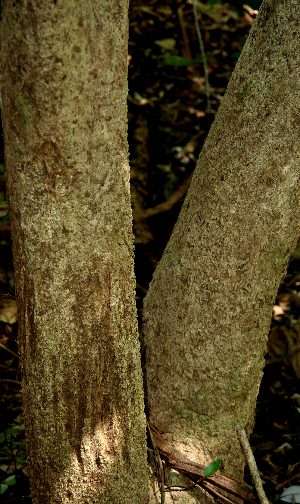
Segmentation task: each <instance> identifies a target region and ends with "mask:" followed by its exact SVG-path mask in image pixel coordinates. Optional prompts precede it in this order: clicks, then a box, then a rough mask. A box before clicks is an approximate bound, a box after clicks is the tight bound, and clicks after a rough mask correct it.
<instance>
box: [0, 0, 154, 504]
mask: <svg viewBox="0 0 300 504" xmlns="http://www.w3.org/2000/svg"><path fill="white" fill-rule="evenodd" d="M127 8H128V5H127V0H110V1H107V0H98V1H93V0H88V1H87V2H78V1H75V0H52V1H51V0H21V1H13V2H12V1H10V0H9V1H8V0H5V1H3V2H2V16H3V21H2V82H3V85H2V99H3V111H2V115H3V124H4V138H5V162H6V170H7V176H8V194H9V204H10V215H11V229H12V238H13V254H14V266H15V276H16V295H17V303H18V311H19V350H20V355H21V363H22V372H23V396H24V417H25V426H26V435H27V443H28V445H27V446H28V459H29V474H30V481H31V489H32V495H33V502H34V503H35V504H37V503H41V504H48V503H49V504H50V503H51V504H53V503H67V502H68V503H80V504H83V503H100V502H101V504H102V503H108V502H113V503H114V504H116V503H120V504H133V503H135V504H143V503H145V502H146V501H147V466H146V439H145V418H144V404H143V390H142V374H141V364H140V350H139V343H138V333H137V319H136V308H135V294H134V293H135V290H134V289H135V282H134V276H133V237H132V231H131V229H132V215H131V209H130V190H129V165H128V147H127V139H126V135H127V109H126V95H127V82H126V79H127V64H126V63H127V37H128V21H127Z"/></svg>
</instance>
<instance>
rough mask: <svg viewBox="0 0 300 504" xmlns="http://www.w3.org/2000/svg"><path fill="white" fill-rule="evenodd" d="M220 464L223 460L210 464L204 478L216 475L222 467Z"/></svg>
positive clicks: (205, 470)
mask: <svg viewBox="0 0 300 504" xmlns="http://www.w3.org/2000/svg"><path fill="white" fill-rule="evenodd" d="M220 462H221V459H218V460H215V461H214V462H212V463H211V464H209V465H208V466H207V467H206V468H205V469H204V477H205V478H206V477H207V476H211V475H212V474H214V473H215V472H216V471H217V470H218V469H219V467H220Z"/></svg>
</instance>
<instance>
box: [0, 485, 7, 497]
mask: <svg viewBox="0 0 300 504" xmlns="http://www.w3.org/2000/svg"><path fill="white" fill-rule="evenodd" d="M7 489H8V485H3V483H1V485H0V495H2V494H4V492H6V490H7Z"/></svg>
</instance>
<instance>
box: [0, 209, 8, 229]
mask: <svg viewBox="0 0 300 504" xmlns="http://www.w3.org/2000/svg"><path fill="white" fill-rule="evenodd" d="M7 220H9V212H7V214H6V215H4V217H3V219H2V220H1V222H0V226H1V224H4V222H6V221H7Z"/></svg>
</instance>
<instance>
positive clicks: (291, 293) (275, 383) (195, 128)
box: [0, 0, 300, 504]
mask: <svg viewBox="0 0 300 504" xmlns="http://www.w3.org/2000/svg"><path fill="white" fill-rule="evenodd" d="M255 2H256V3H255ZM259 4H260V2H259V0H253V1H252V2H250V7H252V8H256V7H259ZM197 5H198V12H199V22H200V28H201V33H202V37H203V41H204V47H205V52H206V57H207V63H208V72H209V87H210V93H211V96H210V99H211V109H210V110H209V111H208V109H207V97H206V91H205V79H204V71H203V61H202V57H201V52H200V49H199V42H198V39H197V34H196V29H195V21H194V17H193V7H192V0H187V1H186V2H181V3H180V2H179V1H176V0H164V2H160V1H158V0H144V1H143V2H141V1H139V0H131V3H130V35H129V58H128V67H129V95H128V134H129V148H130V163H131V190H132V207H133V215H134V233H135V256H136V277H137V296H136V297H137V307H138V314H139V320H140V319H141V310H142V300H143V298H144V296H145V293H146V292H147V288H148V285H149V282H150V280H151V277H152V274H153V271H154V269H155V267H156V265H157V263H158V261H159V259H160V257H161V255H162V252H163V249H164V247H165V245H166V243H167V241H168V239H169V237H170V234H171V231H172V228H173V226H174V223H175V222H176V219H177V217H178V214H179V211H180V208H181V204H182V201H183V200H184V196H185V194H186V191H187V189H188V185H189V182H190V178H191V174H192V173H193V170H194V168H195V164H196V161H197V158H198V156H199V152H200V150H201V148H202V145H203V143H204V141H205V139H206V136H207V134H208V131H209V128H210V126H211V124H212V122H213V120H214V117H215V114H216V112H217V110H218V107H219V104H220V102H221V100H222V96H223V95H224V93H225V90H226V87H227V84H228V81H229V78H230V76H231V73H232V71H233V69H234V67H235V64H236V62H237V60H238V57H239V55H240V53H241V51H242V48H243V45H244V43H245V41H246V39H247V36H248V33H249V30H250V28H251V24H252V22H253V20H254V18H255V12H253V11H252V10H251V8H248V9H243V8H242V7H241V3H239V2H238V0H236V3H235V5H232V4H229V3H218V2H215V1H213V0H211V2H210V3H209V2H207V3H206V2H203V3H201V2H197ZM0 141H1V142H2V147H1V144H0V202H1V201H4V200H5V199H6V197H5V167H4V159H3V139H2V137H1V139H0ZM1 158H2V159H1ZM1 163H2V164H1ZM5 213H6V208H5V205H3V206H1V207H0V218H2V217H3V216H4V215H5ZM9 228H10V225H9V220H7V221H6V222H4V223H3V224H2V225H1V227H0V294H1V293H2V294H5V295H6V298H2V299H1V298H0V388H1V403H0V404H1V409H0V483H1V487H0V501H1V502H3V503H6V504H8V503H27V504H29V503H30V502H31V498H30V488H29V483H28V478H27V467H26V444H25V436H24V426H23V414H22V388H21V376H20V369H19V358H18V350H17V310H16V305H15V301H14V299H10V298H9V296H7V295H12V296H13V295H14V277H13V264H12V252H11V240H10V233H9ZM299 317H300V252H299V251H298V249H296V251H295V252H294V254H293V256H292V258H291V262H290V265H289V269H288V272H287V276H286V278H285V279H284V280H283V281H282V283H281V285H280V288H279V292H278V297H277V300H276V303H275V307H274V314H273V320H272V324H271V330H270V336H269V352H268V354H267V355H266V366H265V370H264V377H263V380H262V384H261V388H260V392H259V395H258V401H257V412H256V423H255V427H254V431H253V434H252V437H251V445H252V448H253V451H254V455H255V458H256V461H257V465H258V468H259V472H260V475H261V478H262V481H263V483H264V488H265V491H266V494H267V497H268V499H269V500H270V501H271V502H273V501H276V500H278V499H279V497H280V495H281V493H282V491H283V489H285V488H288V487H289V486H290V485H297V484H299V481H300V449H299V448H300V441H299V429H300V427H299V426H300V422H299V420H300V389H299V378H300V352H299V349H300V320H299ZM245 480H246V482H247V483H248V484H250V485H251V484H252V483H251V478H250V476H249V474H248V470H247V469H246V472H245Z"/></svg>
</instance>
